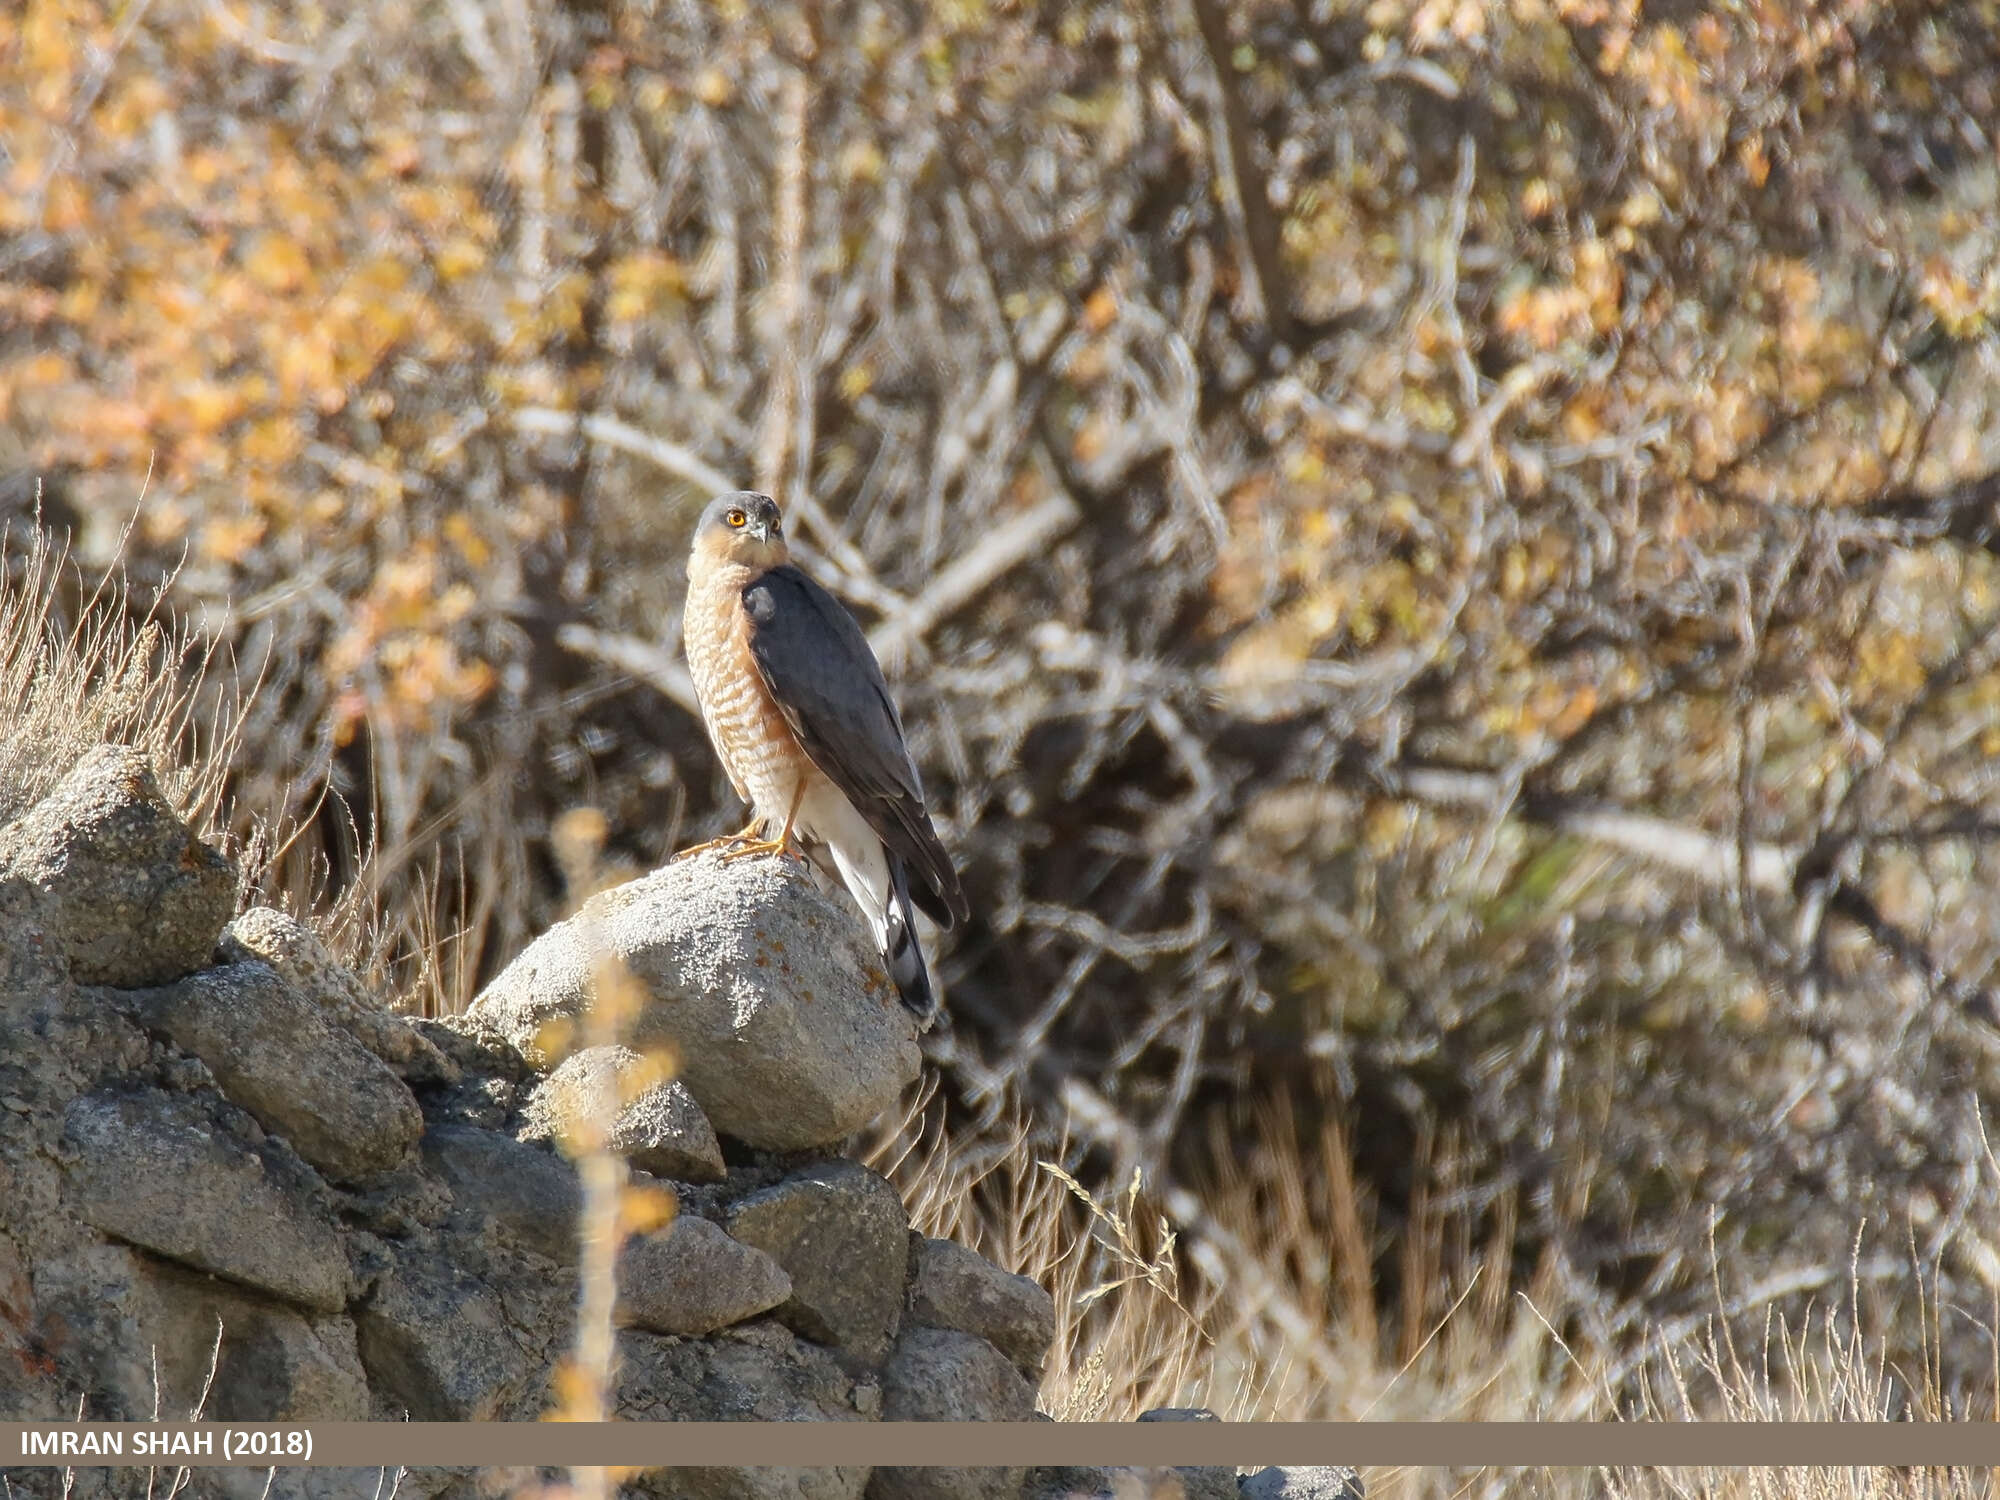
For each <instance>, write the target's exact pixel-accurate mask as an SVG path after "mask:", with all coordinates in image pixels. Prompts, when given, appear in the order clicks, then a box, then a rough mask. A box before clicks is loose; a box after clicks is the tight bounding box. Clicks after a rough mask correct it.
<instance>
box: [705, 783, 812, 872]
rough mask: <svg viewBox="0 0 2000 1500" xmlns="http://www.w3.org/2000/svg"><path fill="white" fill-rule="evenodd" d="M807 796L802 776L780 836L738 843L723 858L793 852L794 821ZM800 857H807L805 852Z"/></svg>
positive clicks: (741, 857) (730, 858) (793, 794)
mask: <svg viewBox="0 0 2000 1500" xmlns="http://www.w3.org/2000/svg"><path fill="white" fill-rule="evenodd" d="M805 798H806V781H805V778H804V777H803V776H801V777H800V778H799V785H798V790H796V791H795V792H793V793H792V807H791V811H790V812H788V813H786V814H785V826H784V827H783V828H781V829H779V830H778V836H777V837H776V838H774V839H752V840H751V841H750V842H749V843H747V844H738V845H737V846H736V847H735V848H734V849H730V850H727V851H725V852H724V854H723V856H722V857H723V859H724V860H725V861H728V860H732V859H748V858H750V857H751V856H752V855H755V854H789V853H791V852H792V823H793V822H794V820H796V819H797V817H798V815H799V804H800V803H801V802H803V801H805ZM799 857H800V858H801V859H803V858H805V856H804V855H803V854H801V855H800V856H799Z"/></svg>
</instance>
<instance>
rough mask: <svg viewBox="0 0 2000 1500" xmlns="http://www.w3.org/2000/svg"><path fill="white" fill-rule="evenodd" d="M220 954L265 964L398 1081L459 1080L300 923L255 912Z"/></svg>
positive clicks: (239, 921)
mask: <svg viewBox="0 0 2000 1500" xmlns="http://www.w3.org/2000/svg"><path fill="white" fill-rule="evenodd" d="M218 954H219V956H220V957H221V959H222V960H223V962H225V963H241V962H244V961H246V960H249V959H259V960H261V961H263V962H264V963H267V964H269V965H270V966H271V967H272V968H274V969H276V970H277V971H278V972H279V973H280V974H282V975H283V976H284V977H285V980H286V982H287V983H288V984H290V985H291V986H292V988H293V989H295V990H297V991H298V992H299V993H300V994H301V995H303V996H304V997H305V998H306V999H307V1000H309V1001H311V1002H312V1003H313V1004H314V1005H317V1006H318V1007H319V1008H320V1009H321V1010H322V1011H324V1012H325V1013H326V1015H327V1018H328V1019H329V1020H331V1021H332V1022H333V1023H334V1024H335V1025H337V1026H339V1027H340V1028H341V1029H342V1030H344V1031H345V1032H346V1033H347V1034H348V1035H349V1036H351V1037H353V1038H354V1040H356V1041H357V1042H359V1043H360V1044H361V1045H362V1046H364V1047H366V1048H367V1049H368V1050H369V1051H370V1052H372V1053H374V1054H375V1055H376V1056H377V1057H379V1058H381V1059H382V1061H383V1062H385V1063H387V1064H388V1065H389V1066H390V1067H392V1068H394V1069H395V1070H396V1072H397V1073H398V1074H399V1075H401V1076H402V1077H404V1078H409V1079H413V1080H415V1081H417V1082H420V1083H431V1082H438V1083H452V1082H455V1081H456V1080H457V1077H458V1069H457V1067H456V1066H454V1065H453V1063H452V1062H451V1060H450V1059H449V1058H447V1057H445V1055H444V1054H443V1053H441V1052H439V1051H438V1049H437V1048H436V1047H435V1046H433V1045H432V1043H431V1042H430V1040H429V1038H427V1037H425V1036H424V1035H423V1034H422V1033H420V1032H419V1031H417V1029H416V1028H415V1027H414V1026H412V1025H411V1024H410V1023H409V1021H408V1020H407V1019H405V1018H404V1017H402V1016H399V1015H397V1014H396V1013H395V1012H394V1011H392V1010H390V1009H389V1008H388V1007H387V1006H385V1005H383V1004H382V1002H381V1001H380V1000H378V999H376V997H375V996H374V995H373V994H371V993H370V992H369V990H368V986H367V985H365V984H363V983H362V982H361V979H360V977H359V976H358V975H356V974H355V973H354V972H353V971H352V970H351V969H349V968H347V967H346V966H345V965H343V964H341V963H339V962H337V961H336V960H335V959H334V957H333V955H332V954H331V953H329V952H327V949H326V944H324V943H322V942H321V941H320V940H319V937H318V935H317V934H316V933H314V931H313V930H312V929H311V928H310V927H308V926H306V925H305V924H304V923H303V922H299V921H297V920H295V919H294V918H292V917H289V916H287V915H286V914H285V913H284V912H281V911H275V910H273V909H272V908H271V907H268V906H253V907H251V908H250V910H249V911H246V912H244V913H243V915H242V916H240V917H238V918H236V920H235V921H233V922H231V923H230V924H229V925H228V926H227V927H226V928H224V929H223V933H222V941H221V944H220V946H219V949H218Z"/></svg>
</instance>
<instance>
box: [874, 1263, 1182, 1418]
mask: <svg viewBox="0 0 2000 1500" xmlns="http://www.w3.org/2000/svg"><path fill="white" fill-rule="evenodd" d="M910 1316H911V1318H912V1319H913V1320H914V1321H916V1322H918V1323H921V1324H923V1325H924V1326H926V1327H929V1328H956V1329H957V1330H959V1331H960V1332H961V1333H972V1334H977V1335H978V1336H979V1337H980V1338H983V1339H985V1340H986V1342H987V1343H989V1344H991V1345H993V1347H994V1348H996V1349H998V1350H999V1351H1000V1352H1001V1353H1002V1354H1004V1355H1006V1356H1007V1357H1008V1358H1009V1359H1011V1360H1013V1361H1014V1363H1015V1364H1016V1365H1019V1366H1020V1367H1021V1368H1022V1369H1023V1370H1024V1371H1027V1372H1028V1373H1030V1374H1033V1375H1039V1374H1040V1373H1041V1369H1042V1365H1043V1362H1044V1361H1046V1360H1047V1358H1048V1354H1049V1346H1050V1345H1051V1344H1053V1343H1054V1342H1055V1337H1056V1304H1055V1299H1054V1298H1053V1297H1051V1296H1050V1295H1049V1294H1048V1293H1047V1292H1045V1291H1044V1290H1042V1288H1041V1287H1040V1286H1039V1285H1037V1284H1036V1283H1035V1282H1034V1281H1033V1280H1031V1279H1030V1278H1028V1277H1026V1276H1016V1275H1014V1274H1012V1273H1011V1272H1008V1271H1003V1270H1001V1269H1000V1268H999V1267H998V1266H996V1265H994V1264H993V1263H992V1262H991V1261H989V1260H987V1259H986V1258H985V1257H984V1256H982V1255H977V1254H975V1253H974V1252H972V1251H970V1250H968V1249H966V1248H965V1246H963V1245H960V1244H957V1243H954V1242H953V1241H951V1240H933V1239H926V1240H924V1241H923V1242H922V1243H921V1244H920V1245H919V1246H918V1248H917V1277H916V1280H915V1282H914V1283H912V1285H911V1287H910ZM1140 1420H1141V1421H1144V1420H1146V1419H1145V1418H1144V1417H1141V1418H1140Z"/></svg>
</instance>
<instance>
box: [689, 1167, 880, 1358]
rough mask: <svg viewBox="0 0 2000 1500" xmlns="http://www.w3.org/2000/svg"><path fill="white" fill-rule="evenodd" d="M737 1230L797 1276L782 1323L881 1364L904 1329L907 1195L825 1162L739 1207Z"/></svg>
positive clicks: (732, 1227) (734, 1211)
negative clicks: (901, 1327)
mask: <svg viewBox="0 0 2000 1500" xmlns="http://www.w3.org/2000/svg"><path fill="white" fill-rule="evenodd" d="M728 1225H729V1232H730V1233H731V1234H732V1235H734V1236H735V1237H736V1238H737V1239H739V1240H741V1241H742V1242H743V1243H744V1244H746V1245H754V1246H756V1247H757V1248H758V1249H759V1250H762V1251H763V1252H764V1253H765V1254H767V1255H769V1256H770V1257H771V1258H772V1259H773V1260H775V1261H776V1262H777V1263H778V1264H779V1265H781V1266H783V1267H784V1268H785V1272H786V1274H787V1275H789V1276H790V1277H791V1278H792V1295H791V1298H790V1300H789V1301H787V1302H786V1303H785V1304H784V1306H783V1307H781V1308H779V1309H778V1316H779V1317H780V1318H781V1319H783V1320H784V1321H785V1322H786V1323H788V1324H790V1325H791V1326H792V1327H793V1328H796V1329H797V1330H798V1331H799V1332H801V1333H803V1334H804V1335H805V1336H806V1337H807V1338H810V1339H817V1340H818V1341H820V1342H821V1343H827V1344H834V1345H836V1346H838V1347H839V1348H842V1349H846V1350H848V1351H850V1352H851V1353H853V1354H856V1355H859V1356H860V1357H861V1358H862V1359H863V1360H866V1361H868V1362H870V1363H873V1364H879V1363H881V1361H882V1360H883V1359H884V1358H885V1357H886V1356H887V1355H888V1353H889V1346H890V1344H891V1343H892V1342H893V1341H894V1339H895V1337H896V1328H897V1326H898V1324H899V1323H900V1321H901V1317H902V1306H903V1284H904V1279H905V1271H906V1268H907V1263H908V1255H909V1216H908V1214H907V1213H906V1211H905V1210H904V1208H903V1199H902V1195H901V1194H900V1193H898V1192H897V1191H896V1189H895V1188H894V1187H893V1186H891V1185H890V1184H889V1183H888V1182H886V1181H884V1180H883V1179H882V1178H881V1177H879V1176H877V1175H876V1174H875V1173H873V1172H871V1171H869V1170H868V1169H867V1168H866V1167H864V1166H861V1165H860V1164H858V1163H856V1162H851V1161H845V1160H836V1161H823V1162H816V1163H814V1164H813V1165H812V1166H809V1167H806V1168H804V1169H802V1170H801V1171H798V1172H795V1173H793V1174H792V1175H791V1176H789V1177H787V1178H785V1179H784V1180H783V1181H782V1182H779V1183H776V1184H774V1185H773V1186H771V1187H768V1188H762V1189H760V1190H759V1191H757V1192H754V1193H751V1194H749V1195H747V1196H746V1197H744V1198H741V1199H739V1200H738V1201H737V1202H736V1203H735V1204H733V1205H731V1207H730V1209H729V1217H728Z"/></svg>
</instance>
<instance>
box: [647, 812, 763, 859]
mask: <svg viewBox="0 0 2000 1500" xmlns="http://www.w3.org/2000/svg"><path fill="white" fill-rule="evenodd" d="M756 832H757V825H756V824H755V823H754V822H753V823H747V824H745V825H744V826H743V827H741V828H739V829H737V830H736V832H734V833H725V834H723V835H722V837H720V838H714V839H708V840H706V841H704V842H702V843H699V844H695V845H692V846H691V847H689V848H686V849H683V850H681V851H680V853H678V854H676V855H674V856H673V857H672V859H670V860H669V861H668V863H670V864H671V863H672V862H673V860H674V859H687V858H689V857H691V856H693V855H696V854H706V853H707V852H708V851H709V850H711V849H724V848H733V847H735V846H737V845H740V844H741V843H742V842H743V841H744V840H745V839H747V838H751V837H753V836H754V835H755V834H756ZM724 857H725V858H727V856H726V855H725V856H724Z"/></svg>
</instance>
